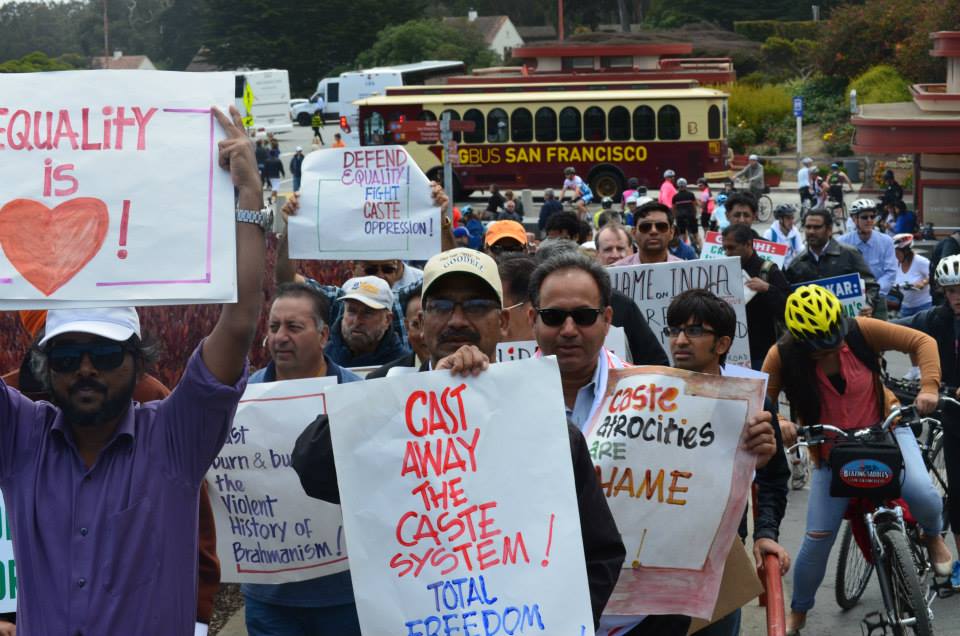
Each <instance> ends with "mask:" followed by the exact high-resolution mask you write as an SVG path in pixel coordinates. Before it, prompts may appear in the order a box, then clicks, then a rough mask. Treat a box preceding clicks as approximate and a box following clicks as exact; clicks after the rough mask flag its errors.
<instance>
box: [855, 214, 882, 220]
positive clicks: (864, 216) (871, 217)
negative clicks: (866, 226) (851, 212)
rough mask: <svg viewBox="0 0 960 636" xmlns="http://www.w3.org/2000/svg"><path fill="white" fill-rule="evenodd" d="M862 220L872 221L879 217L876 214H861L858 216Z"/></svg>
mask: <svg viewBox="0 0 960 636" xmlns="http://www.w3.org/2000/svg"><path fill="white" fill-rule="evenodd" d="M857 218H858V219H860V220H861V221H872V220H874V219H875V218H877V215H876V214H860V215H858V216H857Z"/></svg>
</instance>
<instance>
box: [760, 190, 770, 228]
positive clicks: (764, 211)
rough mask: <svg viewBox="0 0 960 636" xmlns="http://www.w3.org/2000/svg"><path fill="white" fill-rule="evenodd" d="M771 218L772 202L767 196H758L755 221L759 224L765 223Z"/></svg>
mask: <svg viewBox="0 0 960 636" xmlns="http://www.w3.org/2000/svg"><path fill="white" fill-rule="evenodd" d="M771 217H773V200H772V199H771V198H770V197H768V196H767V195H765V194H763V195H760V198H759V199H757V219H758V220H759V221H760V222H761V223H766V222H767V221H769V220H770V219H771Z"/></svg>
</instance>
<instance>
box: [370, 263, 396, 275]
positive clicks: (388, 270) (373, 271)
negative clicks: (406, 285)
mask: <svg viewBox="0 0 960 636" xmlns="http://www.w3.org/2000/svg"><path fill="white" fill-rule="evenodd" d="M363 271H364V272H365V273H366V275H367V276H376V275H377V272H381V273H383V274H386V275H387V276H390V275H391V274H396V273H397V266H396V265H364V266H363Z"/></svg>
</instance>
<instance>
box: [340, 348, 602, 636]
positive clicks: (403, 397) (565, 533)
mask: <svg viewBox="0 0 960 636" xmlns="http://www.w3.org/2000/svg"><path fill="white" fill-rule="evenodd" d="M327 410H328V413H329V415H330V430H331V435H332V439H333V451H334V456H335V457H336V462H337V476H338V481H339V486H340V496H341V504H342V506H343V523H344V532H345V534H346V537H347V546H348V547H349V549H350V573H351V576H352V578H353V589H354V596H355V597H356V600H357V610H358V613H359V615H360V626H361V627H362V629H363V633H364V634H405V635H406V636H426V635H428V634H429V635H433V634H441V633H450V634H453V633H457V634H490V635H492V634H520V633H524V634H549V635H550V636H557V635H564V634H568V635H570V636H583V634H585V633H589V634H592V633H593V624H592V614H591V607H590V596H589V590H588V587H587V579H586V567H585V565H584V561H583V542H582V540H581V536H580V518H579V513H578V511H577V499H576V488H575V486H574V480H573V469H572V464H571V461H570V438H569V434H568V432H567V430H568V429H567V424H566V416H565V414H564V409H563V396H562V394H561V391H560V371H559V368H558V367H557V362H556V359H555V358H544V359H536V360H525V361H522V362H505V363H501V364H494V365H491V367H490V368H489V369H488V370H487V371H484V372H483V373H481V374H480V375H479V376H478V377H476V378H461V377H459V376H453V375H451V374H450V372H449V371H435V372H432V373H416V374H407V375H401V376H397V377H393V378H385V379H378V380H370V381H366V382H362V383H360V382H358V383H352V384H343V385H339V386H337V387H335V388H333V389H331V390H330V391H328V392H327Z"/></svg>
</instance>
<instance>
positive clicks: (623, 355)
mask: <svg viewBox="0 0 960 636" xmlns="http://www.w3.org/2000/svg"><path fill="white" fill-rule="evenodd" d="M603 346H604V347H606V348H607V349H609V350H610V351H612V352H613V353H614V354H616V356H617V357H618V358H620V359H621V360H627V357H628V356H627V336H626V333H625V332H624V331H623V327H614V326H613V325H611V326H610V330H609V331H608V332H607V337H606V338H605V339H604V341H603ZM539 350H540V347H538V346H537V341H536V340H515V341H513V342H499V343H497V362H511V361H513V360H526V359H527V358H532V357H533V356H535V355H536V354H537V351H539Z"/></svg>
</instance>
